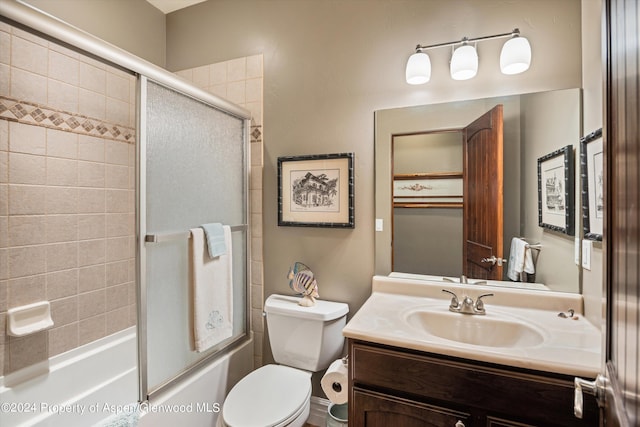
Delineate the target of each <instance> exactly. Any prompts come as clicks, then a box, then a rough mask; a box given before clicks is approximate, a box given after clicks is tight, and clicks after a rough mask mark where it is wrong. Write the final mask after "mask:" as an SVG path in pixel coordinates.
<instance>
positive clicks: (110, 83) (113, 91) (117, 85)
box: [106, 72, 130, 104]
mask: <svg viewBox="0 0 640 427" xmlns="http://www.w3.org/2000/svg"><path fill="white" fill-rule="evenodd" d="M106 95H107V97H109V98H114V99H118V100H120V101H124V102H126V103H127V104H128V103H129V100H130V94H129V78H128V76H127V77H124V76H122V75H118V74H114V73H111V72H107V92H106Z"/></svg>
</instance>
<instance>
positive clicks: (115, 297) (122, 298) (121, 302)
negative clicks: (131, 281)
mask: <svg viewBox="0 0 640 427" xmlns="http://www.w3.org/2000/svg"><path fill="white" fill-rule="evenodd" d="M106 292H107V308H106V310H107V311H112V310H116V309H118V308H124V307H126V306H127V305H128V304H129V289H128V287H127V285H126V284H124V285H116V286H110V287H108V288H107V291H106Z"/></svg>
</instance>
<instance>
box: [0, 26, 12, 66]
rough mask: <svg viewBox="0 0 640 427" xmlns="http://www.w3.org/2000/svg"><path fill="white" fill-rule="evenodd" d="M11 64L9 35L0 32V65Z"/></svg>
mask: <svg viewBox="0 0 640 427" xmlns="http://www.w3.org/2000/svg"><path fill="white" fill-rule="evenodd" d="M10 63H11V35H10V34H9V33H7V32H6V31H0V64H7V65H9V64H10Z"/></svg>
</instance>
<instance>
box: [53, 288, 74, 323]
mask: <svg viewBox="0 0 640 427" xmlns="http://www.w3.org/2000/svg"><path fill="white" fill-rule="evenodd" d="M51 318H52V319H53V324H54V325H55V326H56V327H58V326H64V325H68V324H70V323H75V322H77V321H78V297H77V296H75V295H74V296H72V297H69V298H62V299H57V300H55V301H51Z"/></svg>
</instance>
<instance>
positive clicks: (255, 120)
mask: <svg viewBox="0 0 640 427" xmlns="http://www.w3.org/2000/svg"><path fill="white" fill-rule="evenodd" d="M244 108H246V109H247V110H249V111H250V112H251V124H252V125H254V126H261V125H262V102H247V103H246V104H244Z"/></svg>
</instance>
